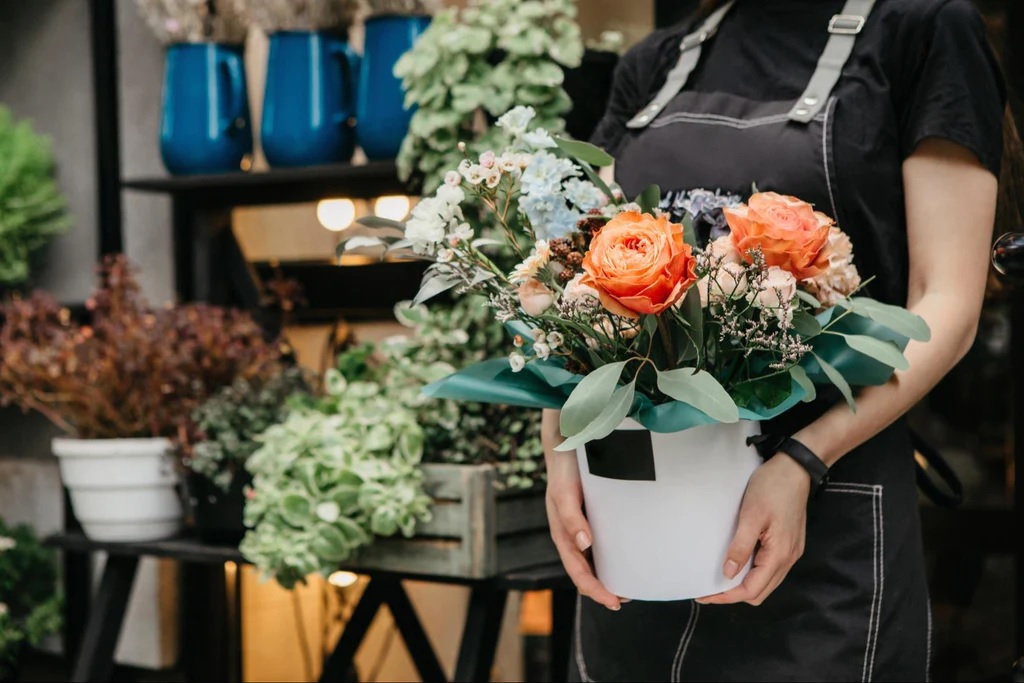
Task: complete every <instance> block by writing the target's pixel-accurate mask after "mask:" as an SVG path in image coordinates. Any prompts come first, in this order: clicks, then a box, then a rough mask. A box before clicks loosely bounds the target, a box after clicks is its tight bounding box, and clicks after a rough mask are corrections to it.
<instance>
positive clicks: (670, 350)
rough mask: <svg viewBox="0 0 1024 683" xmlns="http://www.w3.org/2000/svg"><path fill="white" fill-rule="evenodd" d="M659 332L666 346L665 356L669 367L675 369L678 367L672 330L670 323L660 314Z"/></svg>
mask: <svg viewBox="0 0 1024 683" xmlns="http://www.w3.org/2000/svg"><path fill="white" fill-rule="evenodd" d="M658 332H659V336H660V337H661V344H662V346H664V347H665V358H666V359H667V361H668V369H669V370H674V369H675V367H676V358H675V349H676V346H675V344H673V343H672V331H671V330H670V329H669V328H668V323H666V322H665V318H663V317H662V316H660V315H659V316H658Z"/></svg>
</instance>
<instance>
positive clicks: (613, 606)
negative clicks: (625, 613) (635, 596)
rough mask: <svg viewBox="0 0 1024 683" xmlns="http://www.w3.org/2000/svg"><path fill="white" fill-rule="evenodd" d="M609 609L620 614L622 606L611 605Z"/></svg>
mask: <svg viewBox="0 0 1024 683" xmlns="http://www.w3.org/2000/svg"><path fill="white" fill-rule="evenodd" d="M608 609H610V610H611V611H613V612H618V611H619V610H620V609H622V605H611V606H609V607H608Z"/></svg>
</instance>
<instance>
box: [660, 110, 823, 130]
mask: <svg viewBox="0 0 1024 683" xmlns="http://www.w3.org/2000/svg"><path fill="white" fill-rule="evenodd" d="M825 116H826V114H824V113H822V114H819V115H817V116H815V117H814V120H815V121H824V120H825ZM787 121H789V114H775V115H772V116H762V117H760V118H756V119H737V118H733V117H732V116H724V115H722V114H698V113H694V112H685V111H681V112H676V113H674V114H668V115H667V116H662V117H661V118H658V119H656V120H655V121H654V122H653V123H651V124H650V126H649V127H650V128H663V127H665V126H668V125H671V124H673V123H703V124H707V125H712V126H729V127H730V128H738V129H740V130H744V129H747V128H756V127H758V126H767V125H769V124H772V123H785V122H787Z"/></svg>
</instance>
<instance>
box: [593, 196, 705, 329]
mask: <svg viewBox="0 0 1024 683" xmlns="http://www.w3.org/2000/svg"><path fill="white" fill-rule="evenodd" d="M695 267H696V260H695V259H694V257H693V250H692V249H691V248H690V245H688V244H686V242H684V241H683V226H681V225H679V224H677V223H670V222H669V221H668V218H666V217H665V216H659V217H658V218H655V217H654V216H651V215H650V214H641V213H638V212H635V211H628V212H623V213H620V214H619V215H617V216H615V217H614V218H612V219H611V220H610V221H608V223H607V224H606V225H605V226H604V227H603V228H601V231H600V232H598V233H597V235H595V236H594V239H593V240H592V241H591V243H590V250H589V251H588V252H587V254H586V256H584V258H583V271H584V273H586V274H585V275H584V276H583V279H581V280H580V284H583V285H587V286H589V287H593V288H594V289H596V290H597V293H598V296H599V297H600V298H601V304H602V305H603V306H604V307H605V308H606V309H608V310H609V311H610V312H612V313H614V314H616V315H621V316H625V317H629V318H637V317H639V316H640V315H641V314H645V315H656V314H658V313H661V312H662V311H664V310H665V309H666V308H668V307H669V306H671V305H672V304H674V303H675V302H677V301H679V299H681V298H682V297H683V295H684V294H686V291H687V290H688V289H689V288H690V287H691V286H692V285H693V283H695V282H696V281H697V275H696V273H695V272H694V271H695Z"/></svg>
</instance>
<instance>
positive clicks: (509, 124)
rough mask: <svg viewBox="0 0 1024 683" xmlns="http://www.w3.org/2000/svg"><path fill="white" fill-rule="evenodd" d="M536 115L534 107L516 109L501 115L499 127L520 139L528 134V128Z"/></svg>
mask: <svg viewBox="0 0 1024 683" xmlns="http://www.w3.org/2000/svg"><path fill="white" fill-rule="evenodd" d="M536 115H537V112H536V110H534V108H533V107H523V106H519V107H515V108H513V109H509V110H508V111H507V112H505V113H504V114H502V115H501V117H500V118H499V119H498V127H499V128H504V129H505V130H506V131H507V132H508V134H509V135H511V136H513V137H519V136H520V135H522V134H523V133H525V132H526V127H527V126H529V125H530V122H531V121H533V119H534V117H535V116H536Z"/></svg>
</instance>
